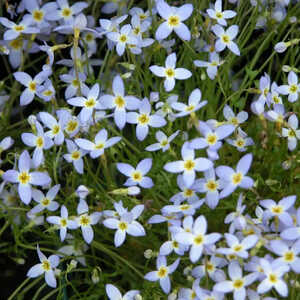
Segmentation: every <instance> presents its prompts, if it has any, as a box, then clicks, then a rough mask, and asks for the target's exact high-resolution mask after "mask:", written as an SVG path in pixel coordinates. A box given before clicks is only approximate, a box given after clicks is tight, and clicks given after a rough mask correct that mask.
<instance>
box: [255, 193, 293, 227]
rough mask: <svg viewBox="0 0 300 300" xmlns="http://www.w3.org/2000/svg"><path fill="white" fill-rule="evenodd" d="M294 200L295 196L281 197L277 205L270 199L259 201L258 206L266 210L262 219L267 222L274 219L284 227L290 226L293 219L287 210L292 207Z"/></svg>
mask: <svg viewBox="0 0 300 300" xmlns="http://www.w3.org/2000/svg"><path fill="white" fill-rule="evenodd" d="M296 198H297V196H296V195H293V196H288V197H283V198H282V199H281V200H280V201H279V202H278V203H276V202H275V201H274V200H272V199H266V200H261V201H260V202H259V204H260V205H261V206H262V207H264V208H266V210H265V211H264V215H263V218H264V219H265V220H268V219H270V218H272V217H276V218H278V219H279V220H280V221H281V222H283V223H284V224H285V225H286V226H292V225H293V219H292V217H291V215H290V214H289V213H288V210H289V209H290V208H291V207H292V206H293V205H294V203H295V202H296Z"/></svg>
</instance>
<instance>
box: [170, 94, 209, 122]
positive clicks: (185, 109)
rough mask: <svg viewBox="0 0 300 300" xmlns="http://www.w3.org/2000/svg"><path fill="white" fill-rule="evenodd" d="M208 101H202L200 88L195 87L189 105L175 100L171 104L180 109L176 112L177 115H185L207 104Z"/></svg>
mask: <svg viewBox="0 0 300 300" xmlns="http://www.w3.org/2000/svg"><path fill="white" fill-rule="evenodd" d="M206 103H207V101H206V100H203V101H201V91H200V89H195V90H193V91H192V92H191V94H190V96H189V100H188V105H186V104H184V103H181V102H174V103H172V105H171V106H172V108H173V109H175V110H177V111H179V113H177V114H175V117H184V116H187V115H190V114H192V113H194V112H195V111H197V110H199V109H200V108H201V107H203V106H204V105H206Z"/></svg>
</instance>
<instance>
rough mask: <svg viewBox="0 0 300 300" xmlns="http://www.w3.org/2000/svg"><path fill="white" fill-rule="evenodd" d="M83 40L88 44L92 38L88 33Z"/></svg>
mask: <svg viewBox="0 0 300 300" xmlns="http://www.w3.org/2000/svg"><path fill="white" fill-rule="evenodd" d="M85 40H86V41H87V42H88V43H90V42H92V41H93V40H94V36H93V35H92V34H91V33H88V34H87V35H86V36H85Z"/></svg>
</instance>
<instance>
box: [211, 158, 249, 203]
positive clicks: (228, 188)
mask: <svg viewBox="0 0 300 300" xmlns="http://www.w3.org/2000/svg"><path fill="white" fill-rule="evenodd" d="M251 163H252V154H251V153H249V154H246V155H244V156H243V157H242V158H241V159H240V160H239V162H238V164H237V167H236V170H233V169H232V168H230V167H228V166H219V167H217V168H216V173H217V175H218V176H219V177H220V179H221V180H222V181H223V183H222V184H224V186H225V187H224V189H223V190H222V192H221V194H220V197H221V198H224V197H227V196H229V195H230V194H231V193H233V191H234V190H235V189H236V188H237V187H239V186H240V187H242V188H244V189H249V188H251V187H252V186H253V184H254V181H253V179H252V178H250V177H249V176H246V174H247V172H248V171H249V169H250V166H251Z"/></svg>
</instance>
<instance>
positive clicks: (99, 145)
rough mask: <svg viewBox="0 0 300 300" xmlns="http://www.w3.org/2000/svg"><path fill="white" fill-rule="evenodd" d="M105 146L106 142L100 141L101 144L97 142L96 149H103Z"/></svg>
mask: <svg viewBox="0 0 300 300" xmlns="http://www.w3.org/2000/svg"><path fill="white" fill-rule="evenodd" d="M103 148H104V144H103V143H99V144H97V145H96V146H95V149H97V150H101V149H103Z"/></svg>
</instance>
